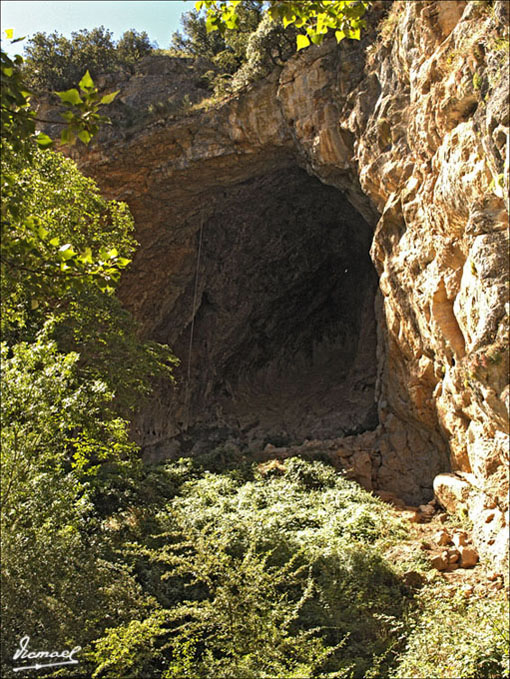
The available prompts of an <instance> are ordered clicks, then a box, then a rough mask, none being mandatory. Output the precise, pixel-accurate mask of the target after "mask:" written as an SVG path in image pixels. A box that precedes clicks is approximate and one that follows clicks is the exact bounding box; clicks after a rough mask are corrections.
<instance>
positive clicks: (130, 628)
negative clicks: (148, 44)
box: [1, 2, 508, 679]
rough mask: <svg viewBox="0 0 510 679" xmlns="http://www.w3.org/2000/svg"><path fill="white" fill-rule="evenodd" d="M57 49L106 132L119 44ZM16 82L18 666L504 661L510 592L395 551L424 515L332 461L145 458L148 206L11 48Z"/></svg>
mask: <svg viewBox="0 0 510 679" xmlns="http://www.w3.org/2000/svg"><path fill="white" fill-rule="evenodd" d="M256 5H260V3H255V2H252V3H250V6H251V10H250V11H253V12H257V11H258V10H257V7H256ZM258 17H259V19H260V15H258ZM259 19H257V21H258V23H257V30H256V31H255V34H256V33H257V31H259V30H262V29H261V26H263V24H264V21H267V20H266V19H262V20H260V21H259ZM81 33H83V32H81ZM107 33H108V32H104V31H103V32H102V36H103V37H104V36H105V35H107ZM75 35H77V34H75ZM253 35H254V34H253V33H251V36H250V38H249V39H248V41H245V43H244V44H245V47H242V48H241V47H240V48H239V50H240V51H239V52H238V54H239V55H242V54H244V55H245V56H246V54H247V50H248V43H249V41H250V40H251V39H252V36H253ZM97 37H98V44H99V43H100V42H101V40H102V38H101V40H99V38H100V37H101V36H100V35H99V34H98V36H97ZM135 37H136V36H135ZM245 37H246V36H245ZM220 38H221V40H224V41H226V40H227V38H226V37H222V36H220ZM180 39H181V40H182V44H181V46H180V48H181V49H185V50H187V51H188V52H190V53H193V50H194V49H196V50H198V49H199V47H196V46H195V45H194V44H193V40H192V31H191V29H190V31H189V32H188V33H187V37H182V36H181V38H180ZM244 39H245V38H243V40H244ZM175 40H176V44H177V42H178V39H177V38H176V39H175ZM189 41H191V43H190V42H189ZM71 42H72V41H71ZM142 42H145V41H144V40H143V41H142ZM241 43H242V40H241V39H240V44H241ZM214 44H215V45H216V46H214V47H211V48H210V49H211V50H212V54H211V53H209V54H207V55H205V56H206V57H207V58H210V59H214V58H215V57H217V56H218V55H221V53H222V51H225V50H224V49H222V48H221V49H220V47H222V44H220V46H219V47H218V44H217V43H214ZM225 44H227V43H226V42H225ZM105 45H106V47H105V49H106V50H108V49H110V48H109V47H108V40H106V41H105ZM118 47H119V46H118V45H117V47H116V49H118ZM208 49H209V48H208ZM231 49H232V50H234V47H233V46H232V48H231ZM243 49H246V52H244V53H243V52H242V50H243ZM215 50H216V51H215ZM63 51H65V50H63ZM142 52H143V50H142ZM58 58H59V59H60V58H61V57H60V56H59V57H58ZM73 58H74V57H73ZM80 58H81V57H80ZM94 58H95V57H94ZM242 58H244V57H242ZM242 58H241V57H240V61H239V62H238V63H240V64H242ZM38 59H39V57H37V58H35V57H34V58H33V59H32V62H31V64H29V67H28V68H27V70H26V72H25V73H26V76H27V77H30V78H31V82H32V84H33V85H34V86H37V87H39V86H41V87H44V88H47V87H57V88H58V89H60V88H65V87H66V86H69V85H74V84H76V82H77V81H78V80H80V78H81V80H80V86H79V90H80V92H78V89H74V88H73V89H74V91H75V92H76V95H75V94H74V93H71V94H67V95H64V99H63V100H64V101H66V100H67V103H68V104H69V106H68V113H69V114H70V115H69V116H67V118H65V120H64V121H63V126H64V130H65V131H66V130H67V132H68V134H65V135H64V139H67V140H68V141H73V140H75V139H76V138H77V139H81V140H82V141H88V139H89V138H90V135H91V134H92V133H93V131H94V129H93V128H91V127H88V125H90V118H91V115H92V116H94V115H96V116H99V114H98V113H97V108H98V106H99V105H100V103H101V102H102V103H103V104H104V103H107V101H108V99H107V100H106V101H103V99H104V98H101V97H99V95H97V93H96V92H95V88H94V83H93V81H92V79H91V78H90V76H89V77H85V78H82V76H83V72H80V71H79V69H80V68H81V69H83V71H84V70H85V68H90V69H91V72H92V73H94V64H100V59H99V58H98V60H97V62H93V60H92V57H90V59H91V60H90V61H86V62H79V63H78V62H77V63H73V65H72V66H73V68H74V69H75V70H74V71H72V72H73V73H75V74H76V80H75V81H74V82H70V81H69V80H68V79H67V80H66V79H64V76H65V78H70V75H69V74H67V73H63V72H62V73H60V75H59V76H58V77H59V78H60V77H62V78H63V79H62V80H58V81H54V80H53V78H54V76H55V73H57V72H58V68H56V67H55V69H54V66H52V65H51V64H50V63H49V62H48V64H47V65H43V62H42V61H41V70H40V72H39V73H38V74H35V73H34V72H32V74H31V72H30V68H32V67H33V66H34V64H35V63H36V62H37V60H38ZM52 63H57V60H56V61H55V62H52ZM61 63H62V64H63V61H62V62H61ZM59 68H60V67H59ZM241 68H242V66H241ZM69 73H71V70H70V71H69ZM37 78H40V80H37ZM2 80H3V82H2V84H3V88H2V160H1V162H2V194H3V195H2V197H3V203H2V218H3V221H2V281H1V284H2V345H1V351H2V420H1V424H2V428H1V436H2V480H1V482H2V513H1V528H2V543H3V544H2V557H3V559H2V560H3V565H2V613H3V615H2V619H3V627H4V634H3V636H2V649H1V650H2V676H6V677H10V676H11V677H13V676H17V673H14V672H13V667H14V663H13V652H14V650H15V649H16V647H17V644H18V643H19V640H20V639H21V637H23V636H26V635H28V636H30V648H31V650H32V649H33V650H43V649H44V650H55V649H58V650H63V649H70V648H73V647H74V646H81V647H82V651H81V652H80V653H79V654H78V656H77V657H78V659H79V665H78V666H71V667H62V668H59V669H58V670H57V671H56V672H55V673H54V674H52V675H51V676H69V677H77V676H83V677H98V678H99V677H105V678H106V677H111V678H115V679H126V678H129V677H133V678H141V677H162V678H163V679H174V678H176V677H189V678H197V679H198V678H204V679H205V678H209V677H232V678H233V679H234V678H238V679H239V678H242V677H246V678H255V677H261V678H262V677H279V678H280V679H284V678H287V677H295V678H297V677H331V678H333V677H354V678H357V677H396V678H398V677H409V676H413V677H430V676H440V677H460V676H462V677H467V678H470V677H472V678H475V677H502V676H505V672H506V671H507V670H506V665H505V654H506V653H507V652H508V651H507V649H508V636H507V632H506V615H507V606H506V603H505V601H504V598H503V597H502V596H501V595H500V594H498V593H493V594H492V595H491V596H482V597H478V596H473V597H471V598H470V599H467V598H465V597H462V596H460V595H458V596H456V597H455V598H454V599H449V598H446V588H445V586H444V583H443V582H442V580H441V578H440V576H438V575H437V574H434V573H433V572H430V571H429V570H428V566H427V564H426V562H425V561H424V560H423V559H422V557H421V556H420V554H421V553H420V552H418V553H417V554H416V555H414V556H412V557H409V558H408V559H404V558H403V559H402V560H401V561H399V562H397V563H395V562H394V561H393V560H392V559H391V558H390V557H389V556H388V555H389V554H390V553H391V551H389V550H391V548H392V547H394V546H395V545H396V544H398V543H399V541H401V540H402V539H404V538H405V536H406V527H405V526H403V525H402V523H401V521H400V520H399V519H398V518H396V516H395V515H394V514H393V513H391V512H390V511H389V510H388V507H387V506H386V505H384V504H383V503H382V502H381V501H380V500H379V499H377V498H375V497H373V496H372V495H371V494H370V493H367V492H366V491H364V490H362V489H361V488H360V487H359V486H357V485H356V484H355V483H353V482H351V481H348V480H346V479H345V478H344V477H343V476H342V475H341V474H340V473H338V472H337V471H336V470H334V469H333V468H332V467H330V466H328V465H327V464H324V463H321V462H319V461H313V462H311V461H304V460H300V459H293V460H290V461H287V462H286V463H285V465H281V464H278V465H271V464H269V465H265V466H257V465H256V464H255V463H253V461H252V459H251V458H250V456H249V455H248V456H246V457H242V456H240V455H239V454H236V453H235V452H233V451H229V450H225V449H216V450H211V451H209V452H208V454H207V455H204V456H203V457H202V458H199V459H194V460H189V459H188V460H179V461H176V462H168V463H166V464H162V465H158V466H144V465H143V464H142V463H141V461H140V458H139V451H138V450H137V447H136V445H135V444H134V443H133V441H132V440H131V437H130V417H131V415H132V413H133V409H134V406H135V404H137V403H139V401H140V399H141V398H143V397H144V396H145V395H146V394H147V393H148V392H149V390H150V381H151V379H152V378H153V377H154V376H158V377H159V378H163V379H172V376H171V368H172V365H173V363H174V361H175V359H174V358H173V356H172V354H171V352H170V350H169V349H168V347H164V346H161V345H156V344H153V343H148V342H143V341H141V340H140V339H139V338H138V335H137V328H136V324H135V323H134V321H133V319H131V318H130V316H129V314H128V313H127V312H126V311H125V310H124V309H123V308H122V306H121V304H120V302H119V301H118V299H117V298H116V297H115V288H116V285H117V284H118V280H119V277H120V276H121V273H122V271H123V269H125V268H126V266H128V265H129V260H130V258H131V257H132V255H133V252H134V250H135V248H136V242H135V240H134V238H133V222H132V218H131V216H130V214H129V210H128V209H127V207H126V206H125V205H123V204H122V203H118V202H115V201H106V200H105V199H103V198H102V197H101V195H100V193H99V191H98V189H97V187H96V186H95V184H94V182H93V181H91V180H90V179H87V178H85V177H83V176H82V175H81V174H80V172H79V171H78V169H77V168H76V166H75V164H74V163H73V162H72V161H70V160H69V159H66V158H64V157H63V156H62V155H61V154H60V153H57V152H55V151H53V150H52V149H51V144H50V140H48V138H46V137H45V136H44V135H37V134H36V132H35V119H34V114H33V112H32V111H31V109H30V106H29V103H30V102H29V95H28V93H27V92H26V90H25V87H26V85H25V83H24V80H23V76H22V63H21V59H16V60H14V61H11V60H10V59H9V58H8V57H7V56H6V55H4V54H3V53H2ZM55 82H58V84H57V85H55V84H54V83H55ZM71 92H72V91H71ZM76 96H78V97H79V101H78V100H77V98H76ZM85 114H87V116H85ZM99 117H100V116H99ZM99 117H98V118H96V119H94V120H95V121H96V122H98V120H99ZM96 122H94V123H93V125H95V124H96ZM84 133H85V134H84ZM252 452H256V451H252ZM409 569H413V570H416V571H418V572H420V573H421V574H422V575H423V583H424V584H423V587H422V588H421V589H413V588H410V587H409V586H407V585H406V584H405V579H404V578H403V574H404V573H405V572H406V571H407V570H409ZM77 670H78V671H77ZM46 676H48V675H47V674H46Z"/></svg>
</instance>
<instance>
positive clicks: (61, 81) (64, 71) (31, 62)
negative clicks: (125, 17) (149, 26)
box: [24, 26, 154, 92]
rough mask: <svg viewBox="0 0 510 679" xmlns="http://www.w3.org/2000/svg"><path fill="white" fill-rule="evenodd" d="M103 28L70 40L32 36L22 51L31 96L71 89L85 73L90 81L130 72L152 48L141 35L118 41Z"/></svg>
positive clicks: (54, 35) (133, 32)
mask: <svg viewBox="0 0 510 679" xmlns="http://www.w3.org/2000/svg"><path fill="white" fill-rule="evenodd" d="M112 36H113V33H112V32H111V31H109V30H106V29H105V28H104V26H100V27H99V28H94V29H92V30H91V31H89V30H87V29H83V30H81V31H76V32H74V33H72V34H71V39H69V38H66V37H65V36H63V35H61V34H60V33H58V32H56V31H55V32H54V33H50V34H49V35H48V34H46V33H35V34H34V35H33V36H32V37H31V38H30V39H29V40H28V41H27V45H26V47H25V65H24V77H25V80H26V83H27V85H28V86H29V87H30V88H32V89H33V90H34V91H35V92H51V91H54V90H65V89H67V88H69V87H72V86H73V85H75V84H76V83H77V82H78V81H79V80H80V78H81V77H82V75H83V74H84V73H85V71H86V70H88V71H89V72H90V74H91V76H92V78H96V77H97V76H98V75H99V74H100V73H112V72H114V71H116V70H118V69H119V68H128V69H129V68H131V67H132V66H133V64H135V63H136V62H137V61H138V60H139V59H141V58H142V57H144V56H146V55H147V54H150V53H151V52H152V51H153V49H154V47H153V45H152V44H151V42H150V40H149V36H148V35H147V33H146V32H145V31H142V32H138V31H136V30H134V29H131V30H130V31H126V32H125V33H124V34H123V35H122V37H121V38H120V40H118V41H117V42H116V41H114V40H113V37H112Z"/></svg>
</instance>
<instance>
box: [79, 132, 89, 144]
mask: <svg viewBox="0 0 510 679" xmlns="http://www.w3.org/2000/svg"><path fill="white" fill-rule="evenodd" d="M78 139H80V141H82V142H83V143H84V144H88V143H89V141H90V140H91V139H92V135H91V134H90V132H87V130H80V131H79V132H78Z"/></svg>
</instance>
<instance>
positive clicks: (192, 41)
mask: <svg viewBox="0 0 510 679" xmlns="http://www.w3.org/2000/svg"><path fill="white" fill-rule="evenodd" d="M262 7H263V3H262V1H261V0H246V1H245V2H244V3H243V4H242V6H241V7H239V10H238V12H239V30H238V31H236V32H233V31H231V32H230V33H224V34H221V33H219V32H211V31H208V29H207V26H206V19H205V18H204V17H203V16H201V15H200V14H199V13H198V12H197V11H195V10H192V11H190V12H186V13H185V14H183V15H182V17H181V25H182V29H181V30H182V32H180V31H177V32H175V33H174V34H173V36H172V41H171V44H170V47H171V49H172V51H173V52H174V53H175V54H177V55H183V56H186V57H193V58H195V59H198V58H201V59H207V60H208V61H210V62H211V67H212V68H211V70H210V71H209V72H208V74H207V80H208V82H209V84H210V85H211V86H212V87H213V88H214V89H215V90H216V92H217V93H220V92H221V91H223V90H225V88H226V87H228V84H229V82H230V80H231V77H232V75H233V74H234V73H235V72H236V71H237V70H238V69H239V68H240V67H241V66H242V64H244V63H245V62H246V60H247V48H248V41H249V39H250V36H251V34H252V33H253V32H254V31H255V30H256V29H257V27H258V25H259V23H260V21H261V18H262V15H263V11H262Z"/></svg>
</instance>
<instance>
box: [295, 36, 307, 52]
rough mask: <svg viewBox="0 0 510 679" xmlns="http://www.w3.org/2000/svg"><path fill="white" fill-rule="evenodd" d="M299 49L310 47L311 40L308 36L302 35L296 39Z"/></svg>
mask: <svg viewBox="0 0 510 679" xmlns="http://www.w3.org/2000/svg"><path fill="white" fill-rule="evenodd" d="M296 44H297V49H298V50H302V49H304V48H305V47H308V46H309V45H310V39H309V38H308V36H307V35H302V34H301V33H300V34H299V35H298V36H297V37H296Z"/></svg>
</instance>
